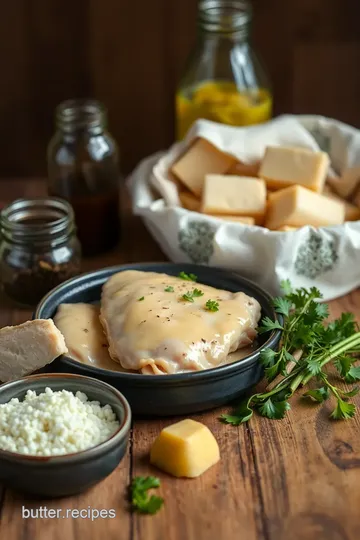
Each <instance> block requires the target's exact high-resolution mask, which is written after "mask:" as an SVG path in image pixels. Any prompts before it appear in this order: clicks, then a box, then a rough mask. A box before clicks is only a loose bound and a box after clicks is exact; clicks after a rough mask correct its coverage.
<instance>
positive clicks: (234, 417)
mask: <svg viewBox="0 0 360 540" xmlns="http://www.w3.org/2000/svg"><path fill="white" fill-rule="evenodd" d="M252 415H253V411H252V409H250V407H249V406H248V401H244V402H243V403H242V404H241V405H240V406H239V407H238V408H236V409H235V411H234V414H222V415H221V416H220V420H221V421H222V422H223V423H224V424H231V425H233V426H239V425H240V424H242V423H244V422H248V421H249V420H250V418H251V417H252Z"/></svg>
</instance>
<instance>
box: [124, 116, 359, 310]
mask: <svg viewBox="0 0 360 540" xmlns="http://www.w3.org/2000/svg"><path fill="white" fill-rule="evenodd" d="M199 136H201V137H203V138H205V139H207V140H208V141H209V142H211V143H212V144H214V145H215V146H216V147H218V148H219V149H220V150H222V151H224V152H227V153H229V154H232V155H233V156H234V157H236V158H237V159H238V160H240V161H242V162H244V163H247V164H251V163H254V162H256V161H259V160H260V159H261V158H262V156H263V154H264V150H265V147H266V146H267V145H273V146H276V145H282V146H297V147H305V148H310V149H313V150H323V151H326V152H328V153H329V155H330V160H331V167H332V169H331V173H332V174H341V173H343V172H344V170H345V169H347V168H351V167H354V166H359V165H360V131H358V130H356V129H355V128H353V127H350V126H347V125H345V124H342V123H341V122H337V121H335V120H331V119H328V118H324V117H319V116H300V117H297V116H290V115H286V116H281V117H278V118H276V119H274V120H272V121H270V122H268V123H266V124H262V125H259V126H252V127H247V128H236V127H229V126H224V125H220V124H216V123H214V122H209V121H206V120H199V121H198V122H196V123H195V124H194V125H193V126H192V128H191V129H190V131H189V132H188V134H187V136H186V138H185V140H184V141H182V142H180V143H176V144H174V145H173V146H172V147H171V148H170V149H169V150H168V151H167V152H161V153H157V154H155V155H153V156H150V157H149V158H147V159H145V160H143V161H142V162H141V163H140V164H139V166H138V167H137V168H136V169H135V171H134V172H133V174H132V175H131V176H130V178H129V179H128V185H129V187H130V190H131V193H132V198H133V211H134V213H135V214H137V215H140V216H142V217H143V219H144V221H145V224H146V226H147V227H148V229H149V231H150V233H151V234H152V235H153V236H154V238H155V239H156V241H157V242H158V243H159V245H160V247H161V248H162V250H163V251H164V252H165V253H166V255H167V256H168V257H169V259H170V260H172V261H174V262H195V263H198V264H204V265H210V266H217V267H223V268H228V269H231V270H236V271H238V272H240V273H241V274H243V275H244V276H245V277H248V278H250V279H252V280H253V281H255V282H257V283H258V284H260V285H261V286H263V287H264V288H265V289H267V290H268V291H269V292H270V293H272V294H278V293H279V285H280V282H281V280H283V279H290V281H291V282H292V284H293V285H294V286H295V287H310V286H316V287H318V288H319V289H320V290H321V292H322V293H323V295H324V299H325V300H330V299H332V298H336V297H338V296H341V295H343V294H345V293H347V292H349V291H350V290H352V289H354V288H356V287H358V286H359V284H360V222H351V223H346V224H344V225H341V226H336V227H323V228H320V229H315V228H314V227H310V226H307V227H303V228H301V229H299V230H297V231H294V232H276V231H269V230H267V229H265V228H263V227H258V226H249V225H243V224H240V223H237V222H226V221H223V220H221V219H218V218H213V217H210V216H206V215H203V214H199V213H196V212H190V211H188V210H186V209H184V208H181V206H180V202H179V198H178V194H177V188H176V186H175V184H174V183H173V182H171V180H170V178H169V175H168V170H169V167H170V166H171V164H172V163H173V162H174V161H175V160H176V159H177V157H178V156H179V155H180V154H181V153H182V152H183V151H184V150H185V149H186V148H187V147H188V146H189V145H190V144H191V142H192V141H193V140H194V139H195V138H196V137H199Z"/></svg>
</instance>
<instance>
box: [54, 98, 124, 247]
mask: <svg viewBox="0 0 360 540" xmlns="http://www.w3.org/2000/svg"><path fill="white" fill-rule="evenodd" d="M56 128H57V129H56V133H55V135H54V136H53V138H52V139H51V141H50V143H49V146H48V191H49V194H50V195H53V196H55V197H62V198H64V199H67V200H68V201H69V202H70V203H71V205H72V207H73V208H74V212H75V220H76V225H77V233H78V237H79V240H80V243H81V245H82V250H83V255H85V256H88V255H89V256H91V255H97V254H100V253H102V252H105V251H107V250H110V249H112V248H113V247H115V246H116V244H117V243H118V241H119V237H120V178H119V167H118V149H117V145H116V142H115V140H114V139H113V138H112V136H111V135H110V134H109V132H108V131H107V130H106V110H105V108H104V106H103V105H102V104H101V103H99V102H98V101H95V100H89V99H85V100H78V99H72V100H68V101H64V102H63V103H61V104H60V105H59V106H58V107H57V109H56Z"/></svg>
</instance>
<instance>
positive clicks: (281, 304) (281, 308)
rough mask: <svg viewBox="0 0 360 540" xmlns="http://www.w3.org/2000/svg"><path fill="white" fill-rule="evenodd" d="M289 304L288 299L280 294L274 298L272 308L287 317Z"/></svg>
mask: <svg viewBox="0 0 360 540" xmlns="http://www.w3.org/2000/svg"><path fill="white" fill-rule="evenodd" d="M291 306H292V304H291V302H290V300H287V299H286V298H283V297H282V296H280V297H279V298H275V299H274V308H275V311H276V313H281V315H285V316H286V317H287V316H288V315H289V311H290V309H291Z"/></svg>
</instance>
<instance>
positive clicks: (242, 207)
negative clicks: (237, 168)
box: [201, 174, 266, 223]
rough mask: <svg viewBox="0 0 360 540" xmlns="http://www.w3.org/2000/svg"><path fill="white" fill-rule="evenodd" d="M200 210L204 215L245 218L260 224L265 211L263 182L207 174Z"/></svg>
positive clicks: (253, 179) (242, 177)
mask: <svg viewBox="0 0 360 540" xmlns="http://www.w3.org/2000/svg"><path fill="white" fill-rule="evenodd" d="M201 208H202V211H203V212H204V214H215V215H216V214H220V215H225V214H228V215H232V216H247V217H252V218H254V219H255V221H256V223H261V222H262V221H263V218H264V215H265V210H266V187H265V182H264V181H263V180H260V179H259V178H250V177H245V176H223V175H218V174H207V175H206V177H205V185H204V191H203V197H202V205H201Z"/></svg>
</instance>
